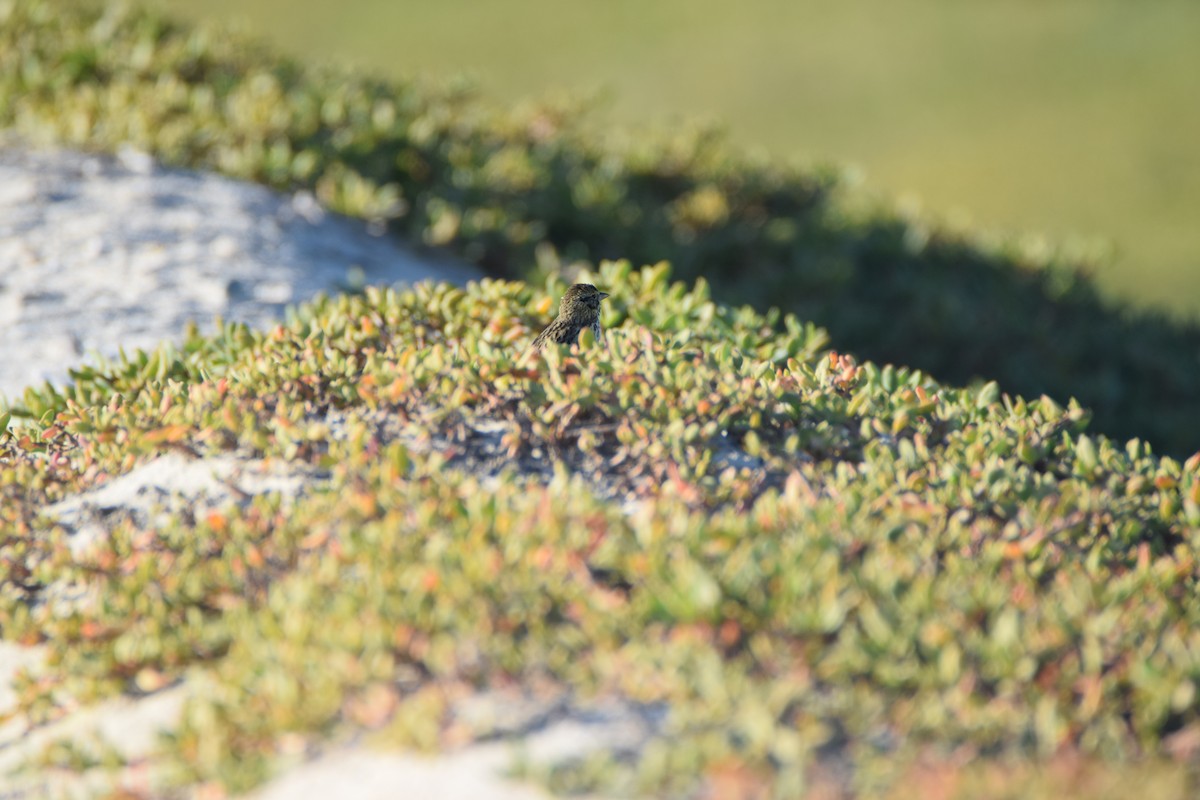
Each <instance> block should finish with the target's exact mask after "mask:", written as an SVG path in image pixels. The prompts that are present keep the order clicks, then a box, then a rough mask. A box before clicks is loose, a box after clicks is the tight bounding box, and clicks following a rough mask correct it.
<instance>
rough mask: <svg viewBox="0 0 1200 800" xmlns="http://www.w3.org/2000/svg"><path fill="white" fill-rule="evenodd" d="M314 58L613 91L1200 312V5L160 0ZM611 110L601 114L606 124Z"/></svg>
mask: <svg viewBox="0 0 1200 800" xmlns="http://www.w3.org/2000/svg"><path fill="white" fill-rule="evenodd" d="M161 4H162V5H163V6H164V7H166V8H169V9H171V10H172V11H176V12H179V13H182V14H187V15H189V16H192V17H195V18H197V19H204V20H208V21H216V20H220V21H234V22H244V23H245V25H246V27H247V28H248V29H249V30H252V31H254V32H255V33H256V34H257V35H262V36H265V37H267V38H268V39H269V40H270V41H272V42H274V43H276V44H278V45H279V46H281V47H283V48H284V49H285V51H286V52H288V53H289V54H291V55H293V56H295V57H297V58H300V59H301V60H304V61H312V60H314V59H316V60H335V61H347V62H351V63H354V64H357V65H360V66H363V67H365V68H368V69H371V70H373V71H376V72H378V73H379V74H383V75H390V76H393V77H399V76H402V75H406V74H411V73H412V72H414V71H422V72H432V73H434V74H440V75H454V74H457V73H459V72H462V71H467V72H469V73H470V74H471V75H473V76H475V77H476V78H477V79H478V80H479V82H480V84H481V86H482V88H483V91H485V92H486V93H487V94H488V95H489V96H494V97H496V98H498V99H501V100H504V101H522V100H528V99H529V98H533V97H538V96H541V95H543V94H544V93H545V92H547V91H548V90H570V91H578V90H579V89H581V88H583V89H589V90H590V89H594V88H597V87H603V90H604V94H605V97H606V108H605V109H604V110H605V114H604V115H603V116H602V119H603V120H617V121H619V122H621V123H624V124H630V123H632V124H639V125H644V124H651V125H661V124H665V123H668V122H669V121H671V120H672V119H673V118H675V117H678V116H681V115H682V116H686V117H700V118H703V119H710V120H715V121H717V122H719V123H720V124H722V125H725V126H728V128H729V130H730V134H731V136H732V138H733V140H734V141H735V142H737V143H738V144H739V145H750V146H758V145H763V146H765V147H767V148H768V149H769V150H770V152H771V153H773V154H775V155H777V156H781V157H790V156H796V157H799V158H802V159H805V160H810V161H811V160H814V159H817V160H820V159H831V160H835V161H838V162H844V163H855V164H859V165H861V166H862V168H863V169H864V170H865V174H866V178H867V184H868V185H869V186H871V187H872V188H873V189H875V190H878V191H880V192H886V193H890V194H908V193H912V194H913V195H915V196H916V197H919V198H920V200H921V201H922V202H923V204H924V206H925V208H926V209H928V210H930V211H931V212H933V213H947V212H953V214H954V215H955V216H956V218H957V217H959V216H967V215H969V217H970V218H971V219H972V220H973V223H974V224H976V225H978V226H982V227H986V228H993V229H1004V230H1008V231H1015V232H1029V233H1045V234H1047V235H1048V236H1049V238H1050V239H1051V240H1052V241H1067V240H1069V239H1073V238H1074V237H1076V236H1079V237H1082V238H1083V239H1084V240H1085V241H1087V242H1088V243H1089V246H1091V245H1094V246H1098V247H1099V248H1101V249H1102V250H1103V249H1105V248H1106V247H1107V246H1109V245H1112V246H1113V247H1115V252H1114V253H1113V254H1112V255H1111V256H1110V257H1105V258H1104V259H1103V260H1102V261H1101V262H1100V263H1098V264H1097V265H1096V272H1097V275H1098V277H1099V280H1100V285H1101V286H1102V287H1104V288H1105V289H1107V290H1110V291H1112V292H1115V293H1118V294H1119V295H1120V296H1122V297H1126V298H1129V299H1132V300H1134V301H1136V302H1139V303H1146V302H1154V303H1158V304H1162V305H1163V306H1165V307H1167V308H1170V309H1173V310H1175V311H1178V312H1185V313H1190V314H1192V315H1195V314H1197V313H1200V226H1197V225H1196V224H1195V219H1194V218H1195V214H1194V209H1196V208H1197V207H1200V150H1197V148H1196V147H1195V142H1196V141H1197V140H1200V105H1198V104H1197V103H1196V102H1195V98H1196V97H1197V96H1200V49H1198V48H1196V47H1195V40H1196V36H1197V32H1198V31H1200V7H1198V6H1197V5H1196V4H1195V3H1193V2H1189V1H1188V0H1156V1H1155V2H1153V3H1140V4H1131V3H1128V2H1123V0H1056V2H1053V3H1039V2H1029V1H1028V0H1024V1H1023V0H1017V1H1016V2H1003V3H951V2H945V0H856V1H855V2H850V3H830V2H825V1H824V0H746V1H745V2H739V3H723V2H718V0H656V2H654V3H644V2H639V1H638V0H606V2H570V3H563V2H558V1H557V0H506V2H503V3H481V2H478V1H477V0H442V2H429V1H428V0H409V2H399V3H397V2H386V1H385V0H346V1H345V2H340V3H336V4H330V3H322V2H319V1H317V0H300V2H289V0H209V2H205V3H195V2H191V0H161ZM609 112H611V113H609Z"/></svg>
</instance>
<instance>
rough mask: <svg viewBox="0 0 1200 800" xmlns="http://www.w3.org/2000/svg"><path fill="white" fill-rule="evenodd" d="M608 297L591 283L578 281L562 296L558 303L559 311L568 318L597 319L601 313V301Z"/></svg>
mask: <svg viewBox="0 0 1200 800" xmlns="http://www.w3.org/2000/svg"><path fill="white" fill-rule="evenodd" d="M606 297H608V293H607V292H602V291H600V290H599V289H597V288H596V287H595V286H592V285H591V284H590V283H577V284H575V285H574V286H572V287H571V288H570V289H567V291H566V293H565V294H564V295H563V297H562V302H560V303H559V304H558V313H559V314H560V315H562V316H565V317H568V318H578V317H585V318H588V319H595V318H597V317H598V316H599V315H600V301H601V300H603V299H604V298H606Z"/></svg>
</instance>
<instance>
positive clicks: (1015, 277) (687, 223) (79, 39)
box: [0, 0, 1200, 455]
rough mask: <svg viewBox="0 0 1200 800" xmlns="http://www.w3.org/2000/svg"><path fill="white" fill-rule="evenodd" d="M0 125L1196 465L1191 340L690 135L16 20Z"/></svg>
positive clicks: (47, 12) (155, 30)
mask: <svg viewBox="0 0 1200 800" xmlns="http://www.w3.org/2000/svg"><path fill="white" fill-rule="evenodd" d="M0 123H3V124H8V125H10V126H12V127H13V128H14V129H15V130H17V131H19V132H20V133H22V134H24V135H26V136H30V137H33V138H35V139H39V140H47V141H59V142H66V143H70V144H74V145H78V146H83V147H88V148H96V149H113V148H115V147H117V146H119V145H121V144H123V143H132V144H134V145H136V146H138V147H141V148H144V149H146V150H148V151H150V152H152V153H154V154H155V155H157V156H159V157H160V158H163V159H165V160H166V161H168V162H170V163H173V164H179V165H186V166H189V167H196V168H210V169H217V170H220V171H222V172H225V173H227V174H230V175H236V176H239V177H244V178H251V179H254V180H258V181H263V182H265V183H268V184H270V185H273V186H276V187H280V188H296V187H309V188H312V189H314V190H315V191H316V193H317V195H318V196H319V197H320V199H321V200H322V201H323V202H324V203H326V204H327V205H329V206H330V207H332V208H334V209H336V210H339V211H343V212H345V213H348V214H353V215H357V216H363V217H366V218H370V219H375V220H378V221H387V222H388V223H390V224H391V226H392V227H393V228H394V229H396V230H398V231H400V232H402V233H404V234H405V235H407V236H409V237H412V238H415V239H416V240H418V241H424V242H426V243H428V244H430V245H434V246H439V247H447V248H451V249H453V250H454V251H456V252H458V253H460V254H462V255H463V256H465V257H467V258H469V259H471V260H473V261H475V262H477V263H479V264H481V265H483V266H484V267H485V268H487V269H488V270H490V271H492V273H493V274H496V275H500V276H510V277H515V276H527V277H536V276H538V275H539V274H542V273H545V272H547V271H553V270H556V269H558V268H559V266H560V265H561V264H562V263H564V262H574V261H577V260H582V261H586V262H591V263H595V262H597V261H598V260H600V259H603V258H629V259H631V260H633V261H634V262H635V263H652V262H657V261H659V260H669V261H670V262H672V263H673V264H674V265H675V270H676V274H677V275H678V276H680V277H683V278H688V279H691V278H696V277H701V276H702V277H704V278H706V279H707V280H708V281H709V282H710V283H711V285H712V286H713V287H714V289H715V290H716V292H717V293H718V295H719V296H720V297H721V298H722V299H724V300H726V301H728V302H734V303H737V302H749V303H752V304H754V305H755V306H756V307H758V308H766V307H768V306H772V305H778V306H782V307H783V308H784V309H785V310H787V311H791V312H794V313H796V314H797V315H799V316H801V317H803V318H805V319H808V320H812V321H814V322H816V323H817V324H819V325H822V326H825V327H826V328H828V329H829V331H830V332H831V334H832V336H833V337H834V340H835V341H836V342H837V344H838V346H839V347H840V348H843V349H849V350H853V351H855V352H858V353H861V354H862V355H864V356H866V357H868V358H873V359H876V360H880V361H885V362H894V363H899V364H908V365H911V366H914V367H918V368H921V369H923V370H926V371H928V372H930V373H932V374H935V375H937V376H939V377H940V378H942V379H944V380H949V381H954V382H965V381H968V380H972V379H974V378H977V377H978V378H983V379H994V380H997V381H998V382H999V383H1000V384H1001V385H1002V386H1003V387H1004V388H1005V389H1006V390H1008V391H1013V392H1018V393H1023V394H1031V395H1037V394H1041V393H1047V394H1050V395H1052V396H1054V397H1057V398H1059V399H1063V400H1065V399H1066V398H1069V397H1076V398H1078V399H1079V400H1080V401H1081V402H1082V403H1083V404H1084V405H1085V406H1087V407H1089V408H1090V409H1091V410H1092V411H1093V413H1094V415H1095V421H1096V425H1097V427H1098V429H1099V430H1102V431H1104V432H1107V433H1109V434H1111V435H1114V436H1117V437H1121V438H1125V437H1130V436H1140V437H1142V438H1144V439H1146V440H1148V441H1150V442H1152V443H1154V444H1155V446H1157V447H1160V448H1163V449H1165V450H1166V451H1169V452H1172V453H1176V454H1181V455H1186V454H1188V453H1190V452H1192V451H1194V450H1196V449H1197V448H1200V418H1198V417H1197V415H1196V414H1194V413H1193V409H1194V407H1195V404H1196V401H1197V399H1198V398H1200V369H1198V367H1200V328H1197V326H1195V325H1194V324H1188V323H1181V322H1173V321H1170V320H1168V319H1166V318H1163V317H1160V316H1158V315H1155V314H1149V313H1141V312H1135V311H1133V310H1131V309H1127V308H1123V307H1120V306H1118V305H1115V304H1113V303H1110V302H1108V301H1106V300H1105V299H1103V298H1101V297H1100V296H1099V295H1098V294H1097V292H1096V289H1095V287H1094V285H1093V283H1092V282H1091V280H1090V279H1089V278H1087V277H1085V276H1084V275H1083V274H1082V273H1081V272H1080V271H1079V269H1080V267H1082V266H1085V265H1082V264H1079V263H1075V262H1072V261H1069V260H1067V259H1065V258H1063V257H1061V256H1057V255H1050V256H1044V255H1037V254H1029V253H1024V252H1022V248H1020V247H1019V246H1017V245H1013V244H1010V243H1001V244H998V245H994V244H988V243H986V242H984V241H982V240H981V239H979V238H976V237H972V236H970V235H964V234H961V233H956V232H953V231H949V230H946V229H944V228H943V227H941V226H939V225H937V224H935V223H932V222H928V221H923V220H919V219H911V218H908V217H906V216H904V215H902V214H899V213H898V212H896V211H895V210H892V209H889V208H887V207H880V206H876V205H870V204H865V205H866V206H867V207H865V208H864V207H862V206H863V205H864V204H863V203H862V202H860V201H859V200H858V199H856V198H855V197H853V196H851V195H850V194H849V193H848V192H847V191H846V190H845V189H844V187H842V186H841V185H840V184H839V180H838V178H837V176H836V174H835V173H833V172H831V171H811V170H810V171H805V170H799V169H794V168H790V167H787V166H783V165H781V164H778V163H767V162H761V161H756V160H753V159H748V158H746V157H744V156H741V155H739V154H738V153H736V152H734V151H732V150H731V149H730V148H728V147H727V146H726V145H725V144H724V143H723V142H722V141H721V139H720V137H719V136H716V135H714V134H712V133H711V132H705V131H684V132H682V133H677V134H674V135H643V136H630V137H626V138H625V139H621V137H619V136H616V135H606V134H605V132H603V131H596V130H595V129H594V126H593V125H592V124H591V123H590V122H589V120H588V118H587V117H586V115H585V114H583V113H581V110H580V109H575V108H570V107H552V106H539V107H531V108H529V109H525V110H523V111H517V112H500V111H496V110H494V109H490V108H488V107H486V106H485V105H484V104H483V103H481V102H480V101H479V100H477V99H476V98H474V97H472V96H471V95H470V94H469V93H467V92H465V91H463V90H462V89H459V88H455V87H453V86H449V87H444V86H434V85H428V84H424V83H420V82H415V81H413V82H386V81H380V80H374V79H371V78H368V77H363V76H361V75H353V74H345V73H341V72H336V71H330V70H326V69H318V68H310V67H307V66H301V65H297V64H294V63H290V62H287V61H283V60H281V59H279V58H277V57H275V56H273V55H272V54H270V53H268V52H265V51H264V50H262V49H260V48H258V47H255V46H251V45H248V44H247V43H246V42H244V41H240V40H238V39H237V38H236V37H228V36H224V35H218V34H214V33H212V32H210V31H207V30H204V29H193V28H190V27H187V26H184V25H181V24H178V23H176V22H172V21H169V20H165V19H163V18H161V17H159V16H156V15H154V14H152V13H148V12H144V11H131V10H128V9H126V8H125V7H123V6H118V7H114V8H104V9H101V8H99V7H94V6H83V7H80V6H76V5H73V4H70V3H67V2H39V1H38V0H14V2H9V3H6V4H4V5H3V6H0ZM539 265H540V266H539Z"/></svg>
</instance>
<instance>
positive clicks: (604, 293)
mask: <svg viewBox="0 0 1200 800" xmlns="http://www.w3.org/2000/svg"><path fill="white" fill-rule="evenodd" d="M606 297H608V292H601V293H600V299H601V300H603V299H604V298H606Z"/></svg>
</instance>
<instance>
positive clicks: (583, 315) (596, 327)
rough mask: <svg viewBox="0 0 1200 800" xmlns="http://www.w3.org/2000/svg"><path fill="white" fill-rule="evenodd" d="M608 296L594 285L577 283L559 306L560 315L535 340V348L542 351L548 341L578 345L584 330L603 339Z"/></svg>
mask: <svg viewBox="0 0 1200 800" xmlns="http://www.w3.org/2000/svg"><path fill="white" fill-rule="evenodd" d="M606 297H608V294H607V293H606V292H602V291H600V290H599V289H597V288H596V287H595V286H592V285H591V284H590V283H577V284H575V285H574V286H572V287H571V288H570V289H567V291H566V293H565V294H564V295H563V297H562V301H561V302H559V304H558V316H557V317H555V319H554V322H551V323H550V324H549V325H547V326H546V330H544V331H542V332H541V333H539V334H538V337H537V338H536V339H534V340H533V345H532V347H533V349H534V350H541V349H542V348H543V347H545V346H546V344H547V343H548V342H557V343H558V344H575V343H576V342H578V341H579V332H580V331H582V330H583V329H584V328H591V329H592V333H594V334H595V335H596V338H597V339H599V338H600V301H601V300H603V299H604V298H606Z"/></svg>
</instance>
